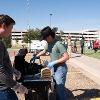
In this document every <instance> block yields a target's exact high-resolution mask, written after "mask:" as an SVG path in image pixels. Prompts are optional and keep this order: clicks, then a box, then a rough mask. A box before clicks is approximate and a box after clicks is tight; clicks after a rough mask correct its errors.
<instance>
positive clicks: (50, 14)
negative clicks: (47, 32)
mask: <svg viewBox="0 0 100 100" xmlns="http://www.w3.org/2000/svg"><path fill="white" fill-rule="evenodd" d="M51 16H52V14H50V27H51Z"/></svg>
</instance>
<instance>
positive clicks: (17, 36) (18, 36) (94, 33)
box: [11, 30, 100, 46]
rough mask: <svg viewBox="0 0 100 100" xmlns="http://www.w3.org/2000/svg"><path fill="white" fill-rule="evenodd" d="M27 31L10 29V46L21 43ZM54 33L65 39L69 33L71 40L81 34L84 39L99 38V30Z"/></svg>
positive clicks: (78, 37) (79, 36)
mask: <svg viewBox="0 0 100 100" xmlns="http://www.w3.org/2000/svg"><path fill="white" fill-rule="evenodd" d="M26 32H27V30H19V31H18V30H13V31H12V42H11V43H12V46H15V45H23V44H24V43H23V41H22V39H23V36H24V34H25V33H26ZM56 35H60V36H61V37H62V39H65V38H66V37H68V36H69V35H70V36H71V40H72V41H74V40H75V39H77V40H80V39H81V37H82V36H84V37H85V40H86V41H88V40H95V39H100V30H82V31H63V33H61V32H60V31H58V32H57V33H56Z"/></svg>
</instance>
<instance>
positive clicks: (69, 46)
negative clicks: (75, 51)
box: [67, 36, 72, 57]
mask: <svg viewBox="0 0 100 100" xmlns="http://www.w3.org/2000/svg"><path fill="white" fill-rule="evenodd" d="M67 43H68V50H67V51H68V54H69V57H71V51H72V43H71V36H68V40H67Z"/></svg>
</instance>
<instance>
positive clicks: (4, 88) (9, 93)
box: [0, 14, 28, 100]
mask: <svg viewBox="0 0 100 100" xmlns="http://www.w3.org/2000/svg"><path fill="white" fill-rule="evenodd" d="M14 24H15V21H14V20H13V19H12V18H11V17H10V16H8V15H4V14H2V15H0V100H18V98H17V95H16V93H15V91H16V92H19V93H23V94H24V93H27V92H28V90H27V88H26V87H24V86H23V85H21V84H19V83H18V82H17V81H16V80H14V79H13V75H15V76H16V78H20V76H21V74H20V72H19V71H17V70H16V69H15V68H13V67H12V64H11V61H10V58H9V54H8V52H7V48H6V46H5V44H4V42H3V41H2V38H7V37H8V36H9V35H11V31H12V28H13V25H14Z"/></svg>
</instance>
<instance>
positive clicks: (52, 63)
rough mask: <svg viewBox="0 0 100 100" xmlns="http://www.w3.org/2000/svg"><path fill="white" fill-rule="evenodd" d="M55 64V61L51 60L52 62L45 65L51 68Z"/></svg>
mask: <svg viewBox="0 0 100 100" xmlns="http://www.w3.org/2000/svg"><path fill="white" fill-rule="evenodd" d="M55 64H56V61H52V62H50V63H49V64H48V65H47V67H48V68H49V69H51V68H52V67H53V66H54V65H55Z"/></svg>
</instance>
